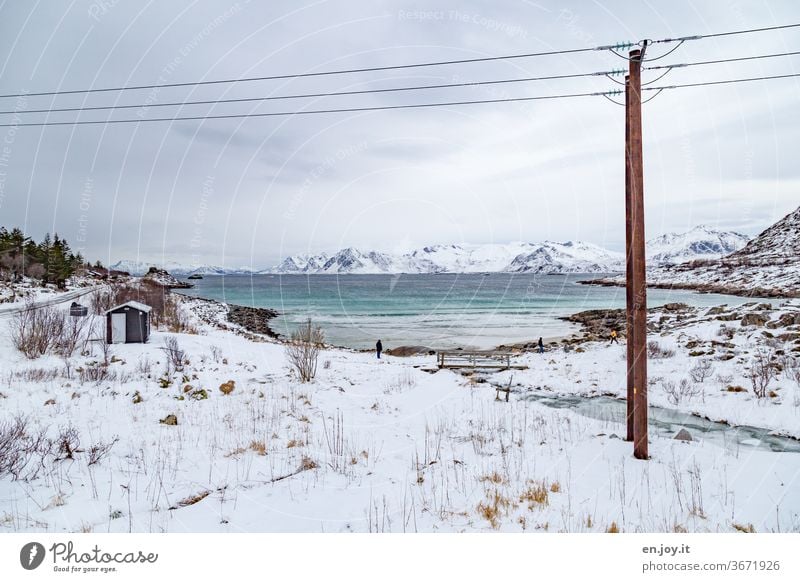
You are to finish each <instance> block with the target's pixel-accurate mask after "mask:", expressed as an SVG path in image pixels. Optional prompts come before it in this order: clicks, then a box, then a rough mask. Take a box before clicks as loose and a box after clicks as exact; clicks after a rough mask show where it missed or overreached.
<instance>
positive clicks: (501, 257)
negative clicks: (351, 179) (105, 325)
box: [112, 226, 747, 276]
mask: <svg viewBox="0 0 800 582" xmlns="http://www.w3.org/2000/svg"><path fill="white" fill-rule="evenodd" d="M746 243H747V237H745V236H744V235H741V234H738V233H735V232H723V231H719V230H715V229H713V228H710V227H707V226H698V227H695V228H693V229H692V230H690V231H689V232H685V233H682V234H665V235H663V236H660V237H658V238H655V239H652V240H650V241H648V243H647V256H648V266H663V265H673V264H680V263H685V262H689V261H693V260H695V259H700V258H702V259H708V258H718V257H721V256H724V255H728V254H730V253H731V252H733V251H737V250H739V249H741V248H742V247H744V245H745V244H746ZM152 266H156V267H159V268H163V269H166V270H167V271H169V272H170V273H172V274H173V275H178V276H187V275H192V274H201V275H238V274H250V273H275V274H284V275H291V274H348V273H350V274H362V275H364V274H381V273H383V274H386V273H390V274H393V273H415V274H424V273H498V272H508V273H611V272H616V271H622V270H623V269H624V268H625V266H624V255H623V253H619V252H614V251H609V250H607V249H604V248H602V247H599V246H597V245H595V244H591V243H587V242H581V241H566V242H553V241H545V242H542V243H529V242H513V243H505V244H497V243H490V244H437V245H430V246H426V247H423V248H421V249H416V250H413V251H410V252H407V253H388V252H381V251H375V250H365V249H357V248H353V247H347V248H344V249H341V250H339V251H336V252H335V253H333V254H328V253H320V254H316V255H312V254H299V255H293V256H290V257H286V258H285V259H283V260H282V261H281V262H280V263H279V264H277V265H275V266H274V267H270V268H267V269H252V268H249V267H240V268H229V267H218V266H210V265H183V264H180V263H175V262H167V263H165V264H160V263H152V262H141V261H140V262H137V261H119V262H117V263H115V264H114V265H112V268H113V269H117V270H120V271H127V272H129V273H131V274H133V275H143V274H144V273H146V272H147V270H148V269H149V268H150V267H152Z"/></svg>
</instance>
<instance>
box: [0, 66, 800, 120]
mask: <svg viewBox="0 0 800 582" xmlns="http://www.w3.org/2000/svg"><path fill="white" fill-rule="evenodd" d="M792 77H800V73H792V74H787V75H765V76H762V77H748V78H741V79H725V80H721V81H703V82H700V83H685V84H681V85H668V86H664V87H643V88H642V91H658V92H661V91H663V90H666V89H684V88H689V87H704V86H713V85H726V84H731V83H747V82H753V81H766V80H770V79H788V78H792ZM621 93H622V91H620V90H615V91H599V92H592V93H565V94H560V95H535V96H528V97H510V98H504V99H476V100H471V101H447V102H442V103H413V104H405V105H381V106H374V107H343V108H338V109H312V110H306V111H303V110H300V111H273V112H269V113H241V114H227V115H195V116H186V117H181V116H179V117H159V118H150V119H100V120H91V121H77V120H76V121H43V122H35V123H4V124H0V127H50V126H74V125H108V124H118V123H154V122H164V121H170V122H174V121H205V120H213V119H248V118H259V117H288V116H299V115H319V114H326V113H359V112H368V111H390V110H398V109H423V108H435V107H451V106H457V105H477V104H485V103H512V102H525V101H541V100H552V99H568V98H576V97H606V98H608V97H609V96H611V95H619V94H621Z"/></svg>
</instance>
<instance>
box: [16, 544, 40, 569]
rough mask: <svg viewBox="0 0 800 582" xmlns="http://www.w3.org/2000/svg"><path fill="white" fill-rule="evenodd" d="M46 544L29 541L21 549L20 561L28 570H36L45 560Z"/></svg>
mask: <svg viewBox="0 0 800 582" xmlns="http://www.w3.org/2000/svg"><path fill="white" fill-rule="evenodd" d="M44 554H45V551H44V546H43V545H42V544H40V543H39V542H28V543H27V544H25V545H24V546H22V549H21V550H20V551H19V563H20V564H22V567H23V568H25V569H26V570H35V569H36V568H38V567H39V566H41V565H42V562H44Z"/></svg>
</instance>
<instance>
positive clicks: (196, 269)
mask: <svg viewBox="0 0 800 582" xmlns="http://www.w3.org/2000/svg"><path fill="white" fill-rule="evenodd" d="M150 267H157V268H159V269H164V270H165V271H167V272H169V273H170V274H172V275H193V274H198V275H231V274H247V273H253V272H255V270H254V269H251V268H249V267H239V268H229V267H216V266H212V265H184V264H181V263H176V262H174V261H167V262H164V263H156V262H146V261H131V260H125V261H117V262H116V263H114V264H113V265H111V268H112V269H114V270H117V271H125V272H127V273H130V274H131V275H135V276H141V275H144V274H145V273H147V271H148V270H150Z"/></svg>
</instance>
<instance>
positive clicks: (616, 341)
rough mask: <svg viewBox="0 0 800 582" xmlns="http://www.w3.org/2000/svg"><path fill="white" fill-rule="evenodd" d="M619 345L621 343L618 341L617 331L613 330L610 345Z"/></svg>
mask: <svg viewBox="0 0 800 582" xmlns="http://www.w3.org/2000/svg"><path fill="white" fill-rule="evenodd" d="M618 343H619V341H618V340H617V330H616V329H612V330H611V342H610V343H609V344H608V345H611V344H618Z"/></svg>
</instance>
